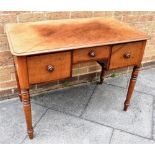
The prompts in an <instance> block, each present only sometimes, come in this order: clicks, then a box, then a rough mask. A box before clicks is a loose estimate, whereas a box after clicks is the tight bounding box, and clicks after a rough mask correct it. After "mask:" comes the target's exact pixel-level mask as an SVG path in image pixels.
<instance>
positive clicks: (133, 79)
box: [124, 66, 140, 111]
mask: <svg viewBox="0 0 155 155" xmlns="http://www.w3.org/2000/svg"><path fill="white" fill-rule="evenodd" d="M139 70H140V67H137V66H134V68H133V71H132V75H131V79H130V84H129V88H128V92H127V96H126V100H125V102H124V111H127V109H128V106H129V104H130V99H131V96H132V93H133V91H134V87H135V84H136V80H137V76H138V73H139Z"/></svg>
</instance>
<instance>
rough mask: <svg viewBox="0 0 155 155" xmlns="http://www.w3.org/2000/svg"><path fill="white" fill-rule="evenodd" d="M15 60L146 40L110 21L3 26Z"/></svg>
mask: <svg viewBox="0 0 155 155" xmlns="http://www.w3.org/2000/svg"><path fill="white" fill-rule="evenodd" d="M5 31H6V34H7V37H8V41H9V46H10V49H11V53H12V54H13V55H16V56H24V55H34V54H42V53H49V52H50V53H51V52H58V51H65V50H73V49H78V48H85V47H93V46H101V45H109V44H118V43H125V42H131V41H139V40H146V39H148V36H147V35H146V34H144V33H142V32H140V31H137V30H135V29H134V28H132V27H130V26H129V25H127V24H125V23H122V22H119V21H117V20H115V19H110V18H102V17H97V18H81V19H63V20H48V21H40V22H27V23H12V24H6V27H5Z"/></svg>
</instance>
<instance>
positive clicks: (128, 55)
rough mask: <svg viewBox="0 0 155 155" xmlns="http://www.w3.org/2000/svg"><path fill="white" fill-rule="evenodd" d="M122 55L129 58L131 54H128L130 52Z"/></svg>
mask: <svg viewBox="0 0 155 155" xmlns="http://www.w3.org/2000/svg"><path fill="white" fill-rule="evenodd" d="M123 57H124V58H125V59H129V58H130V57H131V54H130V53H125V54H124V55H123Z"/></svg>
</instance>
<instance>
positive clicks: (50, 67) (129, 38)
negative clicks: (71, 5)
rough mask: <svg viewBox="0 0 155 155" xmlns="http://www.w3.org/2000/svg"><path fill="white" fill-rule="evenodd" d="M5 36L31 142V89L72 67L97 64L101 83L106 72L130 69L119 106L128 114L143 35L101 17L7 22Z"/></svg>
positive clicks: (67, 73) (60, 76)
mask: <svg viewBox="0 0 155 155" xmlns="http://www.w3.org/2000/svg"><path fill="white" fill-rule="evenodd" d="M6 33H7V37H8V41H9V45H10V49H11V53H12V55H13V57H14V63H15V68H16V79H17V84H18V89H19V97H20V100H21V101H22V102H23V106H24V112H25V118H26V124H27V131H28V135H29V138H30V139H32V138H33V127H32V116H31V103H30V94H29V88H30V85H32V84H36V83H43V82H52V81H55V80H61V79H66V78H70V77H72V67H73V64H77V63H81V62H88V61H96V62H98V63H99V64H100V65H101V67H102V71H101V76H100V83H102V82H103V76H104V74H105V71H107V70H112V69H118V68H123V67H128V66H133V72H132V75H131V79H130V84H129V88H128V92H127V96H126V100H125V102H124V110H125V111H126V110H127V108H128V106H129V103H130V99H131V96H132V93H133V90H134V86H135V82H136V78H137V75H138V72H139V68H140V66H141V61H142V58H143V53H144V48H145V44H146V40H147V39H148V36H147V35H146V34H144V33H142V32H139V31H137V30H135V29H133V28H131V27H130V26H128V25H126V24H124V23H121V22H119V21H117V20H114V19H105V18H89V19H65V20H53V21H52V20H50V21H41V22H29V23H18V24H7V25H6Z"/></svg>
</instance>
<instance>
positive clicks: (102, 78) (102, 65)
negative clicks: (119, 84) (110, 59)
mask: <svg viewBox="0 0 155 155" xmlns="http://www.w3.org/2000/svg"><path fill="white" fill-rule="evenodd" d="M98 63H99V64H100V66H101V67H102V68H101V74H100V81H99V82H98V84H102V83H103V81H104V75H105V72H106V64H105V62H104V61H98Z"/></svg>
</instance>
